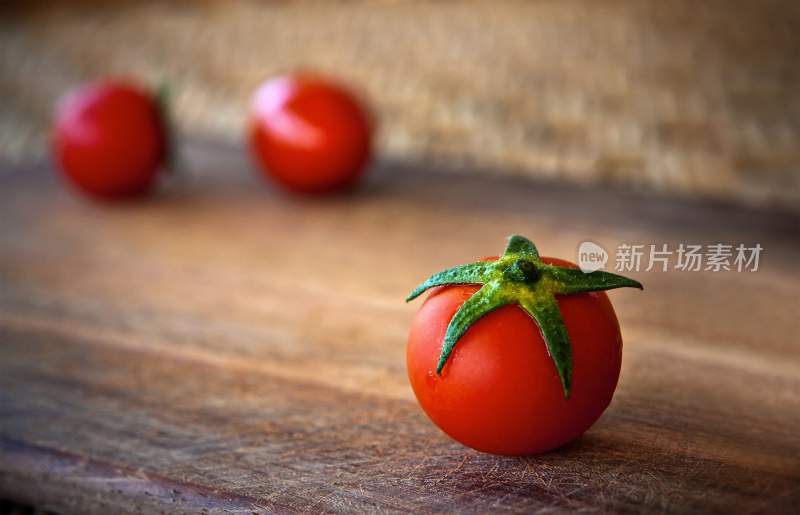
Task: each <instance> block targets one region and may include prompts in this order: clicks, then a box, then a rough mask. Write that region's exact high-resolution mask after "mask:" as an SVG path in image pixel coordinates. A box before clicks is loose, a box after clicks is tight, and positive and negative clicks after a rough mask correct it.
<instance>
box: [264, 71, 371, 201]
mask: <svg viewBox="0 0 800 515" xmlns="http://www.w3.org/2000/svg"><path fill="white" fill-rule="evenodd" d="M371 139H372V128H371V123H370V120H369V117H368V115H367V112H366V109H365V108H364V107H363V106H362V105H361V104H360V103H359V101H358V100H357V99H356V98H355V96H353V95H352V94H351V93H350V92H348V91H347V90H346V89H344V88H343V87H341V86H338V85H336V84H334V83H332V82H329V81H327V80H324V79H320V78H314V77H307V76H294V77H291V76H286V77H279V78H276V79H273V80H270V81H267V82H265V83H264V84H263V85H261V86H260V87H259V88H258V90H257V91H256V93H255V95H254V96H253V101H252V106H251V122H250V145H251V148H252V151H253V153H254V155H255V157H256V159H257V160H258V162H259V163H260V164H261V166H262V168H263V170H264V172H265V175H267V176H270V177H272V178H273V179H275V180H276V181H277V182H278V184H280V185H282V186H283V187H285V188H286V189H288V190H291V191H295V192H301V193H327V192H333V191H337V190H341V189H345V188H347V187H350V186H352V185H354V184H355V183H356V182H357V181H358V179H359V177H361V175H362V174H363V172H364V167H365V165H366V163H367V160H368V159H369V156H370V149H371Z"/></svg>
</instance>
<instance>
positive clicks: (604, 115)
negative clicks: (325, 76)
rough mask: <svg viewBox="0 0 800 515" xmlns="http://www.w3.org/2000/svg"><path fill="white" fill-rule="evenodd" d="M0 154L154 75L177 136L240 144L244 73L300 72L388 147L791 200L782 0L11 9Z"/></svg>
mask: <svg viewBox="0 0 800 515" xmlns="http://www.w3.org/2000/svg"><path fill="white" fill-rule="evenodd" d="M0 20H1V21H0V94H2V99H0V152H1V153H2V157H4V158H6V159H7V160H8V159H10V160H24V159H35V158H41V157H42V156H43V155H45V153H46V145H45V142H46V139H47V127H48V125H49V118H50V112H51V108H52V104H53V102H54V101H55V99H56V98H57V97H58V95H59V94H60V93H62V92H63V91H64V89H65V88H68V87H69V86H71V85H73V84H76V83H78V82H80V81H82V80H85V79H88V78H93V77H97V76H102V75H108V74H114V75H128V76H136V77H139V78H141V79H142V80H143V81H145V82H147V83H151V84H156V83H158V82H160V81H162V80H166V81H169V82H170V84H171V85H172V88H173V91H174V93H175V98H174V110H175V115H176V117H177V120H178V125H179V127H180V129H181V131H182V132H184V133H187V134H201V135H205V136H209V135H210V136H212V137H214V138H218V139H223V140H226V141H236V142H240V141H241V134H242V130H243V129H242V128H243V124H244V121H245V113H246V110H247V102H248V97H249V94H250V92H251V91H252V88H253V86H254V85H256V84H257V83H258V82H259V81H260V80H262V79H263V78H265V77H268V76H270V75H272V74H274V73H277V72H282V71H286V70H292V69H297V68H310V69H314V70H319V71H322V72H327V73H329V74H332V75H334V76H337V77H339V78H341V79H343V80H345V81H347V82H349V83H351V84H352V85H354V86H355V87H356V88H358V89H360V90H361V91H362V92H363V94H364V95H365V96H366V97H367V98H369V100H370V101H371V103H372V104H373V106H374V109H375V111H376V113H377V114H378V117H379V120H380V123H381V128H382V132H381V136H380V151H381V155H382V156H386V157H389V158H392V159H394V158H399V159H409V160H413V161H415V162H418V161H419V162H421V160H435V161H437V162H446V163H448V165H451V166H452V167H454V168H460V169H462V170H465V171H468V170H480V171H482V172H485V173H513V174H526V175H531V176H546V177H558V178H563V179H566V180H570V181H573V182H580V183H595V182H601V183H614V184H621V185H624V186H625V187H631V186H633V187H645V188H650V189H655V190H659V191H665V192H670V193H675V194H680V195H688V196H700V197H705V198H709V197H715V198H723V199H729V200H733V201H737V202H743V203H747V204H758V205H773V206H775V205H777V206H782V207H784V208H787V207H788V208H791V209H794V208H796V207H797V206H798V204H800V202H798V201H800V150H799V148H800V147H798V142H799V141H800V140H799V138H798V137H799V136H800V60H798V59H799V58H800V2H797V1H796V0H785V1H748V2H737V1H707V2H696V1H670V2H641V1H636V0H630V1H607V0H592V1H585V2H578V1H563V2H556V1H536V2H534V1H530V2H488V1H485V2H467V1H449V2H430V3H422V2H397V1H342V2H233V1H230V2H222V1H220V2H177V3H169V4H166V5H163V4H160V3H155V2H143V3H133V2H124V3H112V2H94V3H81V4H75V3H57V4H55V5H43V4H34V5H33V6H31V5H30V4H23V3H13V4H11V6H9V5H6V6H5V7H3V8H2V9H1V10H0Z"/></svg>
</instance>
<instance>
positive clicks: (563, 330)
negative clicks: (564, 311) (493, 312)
mask: <svg viewBox="0 0 800 515" xmlns="http://www.w3.org/2000/svg"><path fill="white" fill-rule="evenodd" d="M520 306H521V307H522V309H523V310H524V311H526V312H527V313H528V314H529V315H530V316H531V317H532V318H533V319H534V320H535V321H536V324H537V325H538V326H539V331H540V332H541V333H542V338H543V339H544V343H545V346H546V347H547V353H548V354H549V355H550V359H552V360H553V364H554V365H555V366H556V371H557V372H558V377H559V378H560V379H561V386H562V387H563V389H564V397H566V398H567V399H569V396H570V393H571V390H572V346H571V345H570V344H569V335H568V334H567V327H566V326H565V325H564V320H563V319H562V318H561V310H559V309H558V302H557V301H556V299H555V297H553V296H548V297H546V298H545V299H544V300H543V301H533V300H532V299H523V300H521V301H520Z"/></svg>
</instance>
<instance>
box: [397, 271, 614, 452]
mask: <svg viewBox="0 0 800 515" xmlns="http://www.w3.org/2000/svg"><path fill="white" fill-rule="evenodd" d="M542 260H543V261H545V262H546V263H549V264H555V265H559V266H571V267H574V265H573V264H571V263H569V262H566V261H563V260H559V259H554V258H542ZM479 288H480V286H478V285H463V286H461V285H458V286H442V287H438V288H436V289H434V290H432V292H431V293H430V295H429V296H428V298H427V299H426V300H425V302H424V304H423V305H422V307H421V308H420V310H419V311H418V312H417V315H416V317H415V318H414V321H413V323H412V326H411V332H410V334H409V340H408V347H407V356H406V357H407V366H408V375H409V380H410V382H411V386H412V389H413V390H414V394H415V395H416V397H417V400H418V401H419V403H420V405H421V406H422V408H423V410H424V411H425V413H426V414H427V415H428V416H429V417H430V419H431V420H432V421H433V422H434V423H435V424H436V425H437V426H439V428H440V429H442V430H443V431H444V432H445V433H447V434H448V435H449V436H451V437H452V438H453V439H455V440H457V441H459V442H461V443H462V444H464V445H467V446H469V447H472V448H474V449H477V450H479V451H483V452H488V453H493V454H504V455H529V454H536V453H540V452H545V451H548V450H551V449H555V448H557V447H560V446H562V445H564V444H566V443H567V442H570V441H572V440H574V439H575V438H577V437H578V436H580V435H581V434H583V433H584V432H585V431H586V430H587V429H588V428H589V427H590V426H591V425H592V424H594V422H595V421H596V420H597V419H598V418H599V417H600V415H602V413H603V412H604V411H605V409H606V408H607V407H608V405H609V403H610V402H611V398H612V397H613V395H614V390H615V389H616V386H617V381H618V379H619V373H620V369H621V365H622V337H621V335H620V329H619V323H618V322H617V318H616V315H615V313H614V309H613V307H612V305H611V302H610V301H609V299H608V296H607V295H606V294H605V293H604V292H592V293H580V294H575V295H566V296H560V297H558V304H559V307H560V309H561V314H562V318H563V320H564V323H565V325H566V328H567V332H568V334H569V338H570V342H571V345H572V355H573V383H572V384H573V389H572V394H571V396H570V398H569V399H566V398H565V397H564V392H563V390H562V387H561V383H560V379H559V376H558V373H557V371H556V368H555V366H554V365H553V361H552V360H551V359H550V356H549V355H548V353H547V348H546V346H545V344H544V341H543V339H542V336H541V333H540V332H539V328H538V326H537V325H536V322H535V321H534V320H533V319H532V318H531V317H530V316H529V315H528V314H527V313H526V312H524V311H523V310H522V309H521V308H520V307H519V306H517V305H507V306H503V307H501V308H500V309H498V310H496V311H493V312H491V313H489V314H487V315H486V316H484V317H482V318H481V319H479V320H478V321H477V322H476V323H475V324H474V325H472V326H471V327H470V328H469V329H468V330H467V332H466V333H465V334H464V335H463V336H462V337H461V339H460V340H459V341H458V343H457V345H456V346H455V349H454V351H453V354H452V355H451V356H450V359H449V360H448V362H447V364H446V365H445V367H444V369H443V370H442V374H441V375H440V376H437V375H436V373H435V371H434V370H435V367H436V362H437V360H438V358H439V353H440V352H441V349H442V342H443V339H444V334H445V331H446V328H447V324H448V323H449V322H450V319H451V318H452V317H453V314H454V313H455V312H456V310H457V309H458V308H459V307H460V306H461V304H463V302H464V301H465V300H466V299H468V298H469V297H470V296H471V295H472V294H473V293H475V292H476V291H478V289H479Z"/></svg>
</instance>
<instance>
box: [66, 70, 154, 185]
mask: <svg viewBox="0 0 800 515" xmlns="http://www.w3.org/2000/svg"><path fill="white" fill-rule="evenodd" d="M53 149H54V153H55V158H56V161H57V162H58V164H59V165H60V167H61V170H62V172H63V173H64V175H65V176H66V177H67V179H69V181H70V182H71V183H72V184H73V185H74V186H76V187H77V188H78V189H79V190H81V191H83V192H84V193H88V194H89V195H92V196H94V197H100V198H118V197H130V196H137V195H141V194H143V193H146V192H147V191H148V190H149V189H150V188H151V187H152V185H153V183H154V181H155V178H156V175H157V173H158V170H159V168H160V167H161V165H162V164H163V163H164V159H165V156H166V130H165V127H164V123H163V119H162V116H161V112H160V110H159V108H158V105H157V102H156V100H155V98H154V97H153V95H151V94H149V93H148V92H146V91H144V90H142V89H140V88H138V87H136V86H133V85H131V84H127V83H123V82H96V83H93V84H87V85H84V86H82V87H80V88H78V89H76V90H74V91H72V92H70V93H68V94H67V95H66V96H65V97H64V98H63V99H62V100H61V101H60V102H59V105H58V108H57V111H56V118H55V128H54V134H53Z"/></svg>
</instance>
